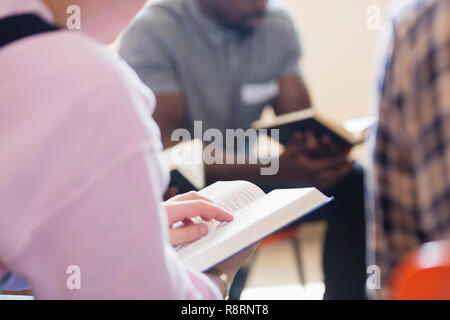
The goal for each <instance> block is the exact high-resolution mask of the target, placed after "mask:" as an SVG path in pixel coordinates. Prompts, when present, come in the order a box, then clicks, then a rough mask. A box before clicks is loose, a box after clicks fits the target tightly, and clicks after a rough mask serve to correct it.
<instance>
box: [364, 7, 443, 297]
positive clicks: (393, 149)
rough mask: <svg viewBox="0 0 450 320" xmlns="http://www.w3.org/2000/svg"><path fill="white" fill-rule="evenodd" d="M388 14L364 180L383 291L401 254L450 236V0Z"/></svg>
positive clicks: (373, 261)
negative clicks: (371, 154) (376, 112)
mask: <svg viewBox="0 0 450 320" xmlns="http://www.w3.org/2000/svg"><path fill="white" fill-rule="evenodd" d="M390 13H391V16H392V17H393V18H392V19H391V21H390V23H389V24H388V25H387V27H386V32H385V35H384V38H383V46H382V48H383V56H382V58H383V59H381V69H380V71H381V77H380V82H379V84H380V86H379V88H380V92H379V96H380V97H379V106H378V107H379V125H378V130H377V135H376V141H375V142H376V143H375V150H374V158H373V165H372V167H373V168H372V170H371V172H370V173H371V174H370V177H371V179H369V180H368V187H367V189H368V190H370V192H369V196H368V199H367V201H368V205H367V208H368V221H367V222H368V227H367V230H368V231H369V232H368V235H369V237H368V240H369V248H370V249H369V254H368V258H369V259H368V264H369V265H376V266H378V267H379V268H380V270H381V281H380V282H381V288H380V289H381V290H376V288H374V289H373V290H371V291H372V292H370V296H371V297H375V296H377V297H380V298H389V288H388V280H389V276H390V273H391V270H392V268H393V267H394V266H395V265H396V264H397V263H398V262H399V261H400V260H401V259H402V258H404V257H405V256H406V255H407V254H409V253H412V252H413V251H415V250H416V249H418V248H419V247H420V246H421V245H422V244H424V243H426V242H430V241H438V240H444V239H447V240H449V239H450V46H449V44H450V28H449V21H450V2H449V1H447V0H430V1H428V0H427V1H425V0H407V1H397V2H395V3H394V4H392V7H391V12H390ZM394 26H395V28H394Z"/></svg>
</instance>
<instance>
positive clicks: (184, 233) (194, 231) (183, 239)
mask: <svg viewBox="0 0 450 320" xmlns="http://www.w3.org/2000/svg"><path fill="white" fill-rule="evenodd" d="M207 234H208V227H207V226H206V225H205V224H202V223H199V224H191V225H188V226H184V227H180V228H175V229H170V230H169V235H170V244H171V245H172V246H173V247H175V246H179V245H180V244H184V243H189V242H193V241H195V240H198V239H200V238H202V237H204V236H206V235H207Z"/></svg>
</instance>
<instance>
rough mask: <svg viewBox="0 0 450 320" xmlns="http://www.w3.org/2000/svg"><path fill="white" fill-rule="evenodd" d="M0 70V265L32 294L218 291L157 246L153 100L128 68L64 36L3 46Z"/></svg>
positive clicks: (180, 295)
mask: <svg viewBox="0 0 450 320" xmlns="http://www.w3.org/2000/svg"><path fill="white" fill-rule="evenodd" d="M29 52H33V53H34V55H33V56H30V55H29ZM62 57H63V58H62ZM37 65H40V66H41V68H37V67H36V66H37ZM0 69H2V73H3V76H5V77H6V78H8V79H10V80H11V81H10V82H9V84H8V85H7V86H6V88H5V90H3V91H1V92H0V99H2V101H9V102H10V103H9V104H8V108H5V107H4V106H3V105H2V106H1V107H0V150H7V152H3V151H2V157H1V159H0V176H1V179H0V215H1V220H2V223H1V225H0V266H1V265H4V266H5V267H6V269H7V270H9V271H11V272H13V273H14V274H16V275H18V276H21V277H23V278H25V279H27V280H28V281H29V282H30V284H31V285H32V287H33V292H34V294H35V296H36V297H37V298H41V299H216V298H220V293H219V292H218V289H217V288H216V287H215V285H214V284H212V283H211V282H210V281H209V280H208V279H207V278H206V277H205V276H204V275H202V274H201V273H197V272H194V271H191V270H188V269H187V268H186V267H185V266H184V265H183V263H182V262H181V261H180V260H179V259H178V258H177V256H176V253H175V251H174V250H173V249H172V247H171V246H170V244H169V237H168V224H167V217H166V214H165V212H164V211H163V209H162V208H161V206H160V203H161V201H162V192H163V190H164V189H165V187H166V185H167V180H168V173H167V169H166V168H165V166H164V165H163V163H162V161H161V157H160V151H161V142H160V136H159V130H158V128H157V126H156V124H155V122H154V121H153V120H152V119H151V117H150V114H151V113H152V112H153V108H154V104H155V99H154V97H153V95H152V94H151V92H150V91H149V90H148V89H147V88H145V87H144V86H143V85H142V83H141V82H140V81H139V80H138V78H137V76H136V75H135V74H134V72H132V71H131V69H129V68H128V67H127V66H125V64H124V63H123V62H121V61H120V60H119V59H117V58H115V57H112V55H110V54H109V53H108V52H106V50H104V49H103V48H101V47H100V46H99V45H97V44H96V43H94V42H92V41H90V40H87V39H85V38H83V37H82V36H80V35H76V34H69V33H68V32H57V33H54V34H50V35H41V36H37V37H33V38H30V39H27V40H23V41H20V42H18V43H17V44H13V45H11V46H10V47H8V48H6V49H4V50H2V52H0ZM25 75H26V76H25ZM24 88H26V93H25V94H24V90H25V89H24ZM74 268H75V269H74ZM74 270H76V271H75V273H73V272H74ZM78 276H79V277H78ZM73 281H75V282H73ZM74 283H76V284H79V285H80V287H79V288H78V286H74V285H73V284H74Z"/></svg>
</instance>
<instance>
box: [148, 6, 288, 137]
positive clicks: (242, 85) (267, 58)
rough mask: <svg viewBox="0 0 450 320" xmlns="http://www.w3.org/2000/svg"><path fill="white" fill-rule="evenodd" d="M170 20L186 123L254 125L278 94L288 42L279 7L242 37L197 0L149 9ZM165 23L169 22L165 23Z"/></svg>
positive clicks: (224, 126) (169, 42)
mask: <svg viewBox="0 0 450 320" xmlns="http://www.w3.org/2000/svg"><path fill="white" fill-rule="evenodd" d="M150 10H152V11H153V12H154V13H155V16H158V15H159V14H162V15H165V16H166V19H164V21H166V22H167V21H170V23H169V24H170V25H168V26H167V30H169V31H166V32H165V33H164V34H165V35H166V36H167V37H166V38H165V39H164V42H165V44H166V46H167V48H166V49H167V51H169V52H170V55H171V60H172V62H173V64H174V69H175V73H176V77H177V80H178V83H179V85H180V87H181V91H182V94H183V98H184V102H185V104H186V119H185V121H186V122H185V127H186V128H188V129H190V131H191V132H193V131H194V130H193V125H194V121H202V129H203V130H207V129H211V128H214V129H219V130H220V131H222V132H224V131H225V129H236V128H242V129H244V130H246V129H248V128H250V126H251V123H252V122H253V121H255V120H257V119H258V118H259V116H260V114H261V111H262V110H263V108H264V107H265V106H267V105H269V104H271V103H272V102H273V99H274V98H275V96H276V95H277V93H278V91H277V90H278V78H279V76H280V69H281V66H282V64H283V57H284V54H285V53H284V52H283V43H282V42H281V41H282V39H279V37H277V32H279V30H277V28H276V26H277V23H279V21H278V20H280V19H284V18H285V17H284V16H281V15H280V13H279V12H278V11H273V10H269V12H268V14H267V17H266V20H265V22H264V24H263V26H261V27H260V28H258V29H256V30H255V31H254V32H253V33H252V34H251V35H247V36H242V35H239V34H238V33H236V32H234V31H231V30H226V29H225V28H223V27H220V26H218V25H217V24H215V23H213V22H212V21H211V20H208V18H206V17H205V16H202V15H203V13H202V12H200V8H199V7H198V3H197V2H196V1H194V0H172V1H162V2H159V3H158V4H156V5H154V6H152V7H151V8H150ZM160 27H161V28H163V27H165V26H164V25H161V26H160Z"/></svg>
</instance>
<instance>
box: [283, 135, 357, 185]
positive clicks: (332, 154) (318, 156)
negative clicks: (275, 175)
mask: <svg viewBox="0 0 450 320" xmlns="http://www.w3.org/2000/svg"><path fill="white" fill-rule="evenodd" d="M349 152H350V148H347V147H341V146H334V143H333V142H330V143H328V141H327V140H324V141H319V140H318V139H317V138H316V137H315V136H314V134H313V133H310V132H307V133H300V132H296V133H295V134H294V136H293V138H292V141H291V142H290V143H289V144H288V145H287V146H286V149H285V151H284V153H283V154H282V155H281V156H280V172H279V176H280V178H281V179H283V180H287V181H291V182H294V183H297V184H299V185H313V186H316V187H319V188H329V187H331V186H333V185H334V184H336V182H337V181H339V180H340V179H341V178H342V177H343V176H345V175H346V174H347V173H348V172H349V171H350V169H351V167H352V165H353V161H351V160H349V158H348V154H349Z"/></svg>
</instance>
